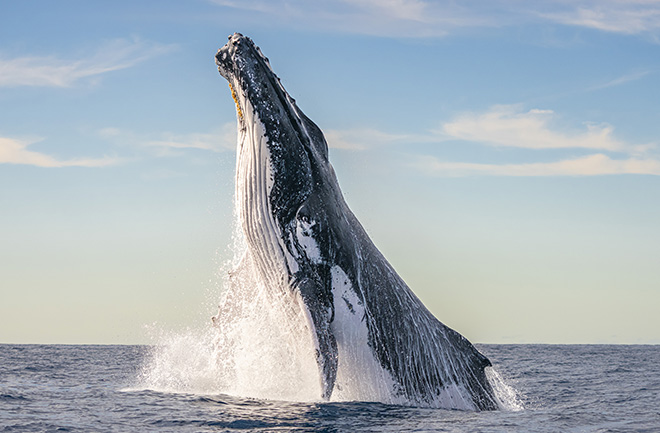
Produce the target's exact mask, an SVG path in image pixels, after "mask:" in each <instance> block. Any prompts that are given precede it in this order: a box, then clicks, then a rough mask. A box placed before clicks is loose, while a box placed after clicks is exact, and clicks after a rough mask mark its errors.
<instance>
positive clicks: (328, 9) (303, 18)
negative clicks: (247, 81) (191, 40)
mask: <svg viewBox="0 0 660 433" xmlns="http://www.w3.org/2000/svg"><path fill="white" fill-rule="evenodd" d="M211 1H212V2H213V3H215V4H217V5H219V6H223V7H225V8H231V9H233V10H234V12H240V11H246V12H247V14H246V15H244V16H242V17H241V18H243V19H251V20H254V21H259V22H261V23H264V25H276V26H277V25H285V26H287V27H291V26H293V27H298V28H301V27H302V28H306V29H310V28H311V29H314V30H322V31H334V32H342V33H358V34H368V35H376V36H386V37H434V36H443V35H446V34H447V33H448V32H449V31H450V30H452V29H456V28H461V27H480V26H494V25H496V24H497V23H495V22H494V20H493V18H492V17H487V16H486V15H485V14H483V13H482V12H481V11H480V10H479V9H478V8H476V9H470V8H468V7H464V6H462V5H460V4H457V2H451V1H447V2H438V1H427V0H331V1H324V2H317V1H308V0H271V1H267V2H266V1H263V0H243V1H235V0H211ZM491 12H492V11H491ZM264 19H265V21H264Z"/></svg>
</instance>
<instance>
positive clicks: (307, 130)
mask: <svg viewBox="0 0 660 433" xmlns="http://www.w3.org/2000/svg"><path fill="white" fill-rule="evenodd" d="M215 59H216V64H217V66H218V70H219V72H220V74H221V75H222V76H223V77H224V78H226V79H227V81H228V82H229V85H230V88H231V93H232V97H233V98H234V101H235V103H236V111H237V121H238V148H237V163H236V197H235V200H236V203H235V204H236V209H237V214H238V219H239V220H240V226H241V228H242V232H243V235H244V238H245V242H246V244H247V253H248V254H249V256H250V260H251V261H252V263H253V264H254V266H253V267H254V273H255V275H254V278H256V279H258V280H259V281H260V282H261V284H263V285H264V286H266V287H268V288H269V290H270V291H271V292H272V293H273V296H280V297H289V298H290V299H291V304H292V305H294V306H296V308H300V310H301V311H302V317H304V320H306V321H307V325H306V326H307V328H308V329H309V334H310V338H311V341H312V343H313V345H314V351H313V353H314V354H315V356H316V363H317V365H318V370H319V381H320V389H321V395H320V396H319V397H321V398H323V399H326V400H327V399H330V397H331V396H332V394H333V392H337V391H336V388H338V387H339V386H340V385H339V384H338V375H339V376H341V375H342V371H343V369H348V368H353V370H355V369H358V370H359V369H360V368H362V369H364V371H365V373H364V380H367V376H368V374H367V370H369V371H373V370H378V371H379V375H378V377H379V378H381V379H382V380H383V383H385V384H386V386H387V387H388V388H389V392H391V393H392V395H393V396H395V397H400V398H401V399H402V400H405V401H406V402H408V403H410V404H413V405H424V406H433V407H444V408H454V409H471V410H492V409H497V408H498V404H497V399H496V396H495V393H494V391H493V388H492V387H491V385H490V383H489V382H488V379H487V377H486V373H485V368H486V367H489V366H490V365H491V364H490V361H489V360H488V359H487V358H486V357H485V356H484V355H482V354H481V353H480V352H479V351H478V350H477V349H476V348H475V347H474V346H473V345H472V344H471V343H470V342H469V341H468V340H467V339H466V338H464V337H463V336H462V335H460V334H459V333H458V332H456V331H454V330H452V329H450V328H449V327H447V326H445V325H444V324H442V323H441V322H440V321H439V320H437V319H436V318H435V317H434V316H433V314H432V313H431V312H430V311H429V310H428V309H427V308H426V307H425V306H424V305H423V304H422V302H421V301H420V300H419V299H418V298H417V297H416V296H415V294H414V293H413V292H412V290H411V289H410V288H409V287H408V286H407V285H406V283H405V282H404V281H403V280H402V279H401V277H399V275H398V274H397V273H396V272H395V270H394V269H393V268H392V266H391V265H390V264H389V263H388V261H387V260H386V259H385V257H384V256H383V255H382V254H381V253H380V251H379V250H378V249H377V248H376V247H375V245H374V244H373V242H372V241H371V240H370V239H369V236H368V235H367V233H366V231H365V230H364V228H363V227H362V225H361V224H360V223H359V221H358V220H357V218H356V217H355V215H354V214H353V213H352V212H351V210H350V209H349V208H348V205H347V204H346V202H345V201H344V198H343V195H342V193H341V190H340V188H339V184H338V182H337V179H336V176H335V173H334V170H333V168H332V165H331V164H330V162H329V160H328V146H327V143H326V140H325V138H324V136H323V133H322V132H321V130H320V129H319V127H318V126H316V124H314V122H312V121H311V120H310V119H309V118H308V117H307V116H305V114H303V112H302V111H301V110H300V109H299V108H298V106H297V104H296V103H295V101H294V99H293V98H291V97H290V96H289V94H288V93H287V92H286V90H285V89H284V87H283V86H282V84H281V82H280V80H279V78H277V76H276V75H275V73H274V72H273V70H272V68H271V66H270V63H269V61H268V59H267V58H266V57H265V56H264V55H263V54H262V53H261V51H260V49H259V48H258V47H257V46H256V45H255V44H254V43H253V42H252V40H251V39H249V38H247V37H245V36H243V35H241V34H239V33H235V34H234V35H232V36H230V37H229V42H228V43H227V44H226V45H225V46H224V47H222V48H221V49H220V50H219V51H218V53H217V54H216V56H215ZM351 364H353V365H351ZM360 374H362V373H358V375H360ZM370 377H371V376H370Z"/></svg>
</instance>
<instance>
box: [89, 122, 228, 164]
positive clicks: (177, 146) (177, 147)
mask: <svg viewBox="0 0 660 433" xmlns="http://www.w3.org/2000/svg"><path fill="white" fill-rule="evenodd" d="M98 134H99V136H100V137H101V138H103V139H105V140H107V141H110V142H112V143H115V144H118V145H123V146H131V147H133V148H134V149H142V150H145V149H146V150H147V151H149V152H151V153H152V154H153V155H155V156H157V157H171V156H181V155H182V154H184V152H185V151H186V150H202V151H209V152H226V151H233V150H235V149H236V123H235V122H227V123H225V124H224V125H222V127H221V128H219V129H217V130H215V131H212V132H208V133H197V132H195V133H184V134H182V133H174V132H161V133H157V134H137V133H134V132H132V131H126V130H121V129H118V128H112V127H108V128H103V129H101V130H99V131H98Z"/></svg>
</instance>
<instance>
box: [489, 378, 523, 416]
mask: <svg viewBox="0 0 660 433" xmlns="http://www.w3.org/2000/svg"><path fill="white" fill-rule="evenodd" d="M486 377H487V378H488V382H490V385H491V386H492V387H493V389H494V390H495V398H496V399H497V404H498V405H499V406H500V409H503V410H509V411H513V412H518V411H521V410H524V409H525V406H524V404H523V400H522V396H521V395H520V393H519V392H518V391H517V390H516V389H515V388H514V387H512V386H511V385H509V384H508V383H506V381H505V380H504V378H503V377H502V376H501V375H500V373H498V372H497V370H495V369H494V368H493V367H488V368H486Z"/></svg>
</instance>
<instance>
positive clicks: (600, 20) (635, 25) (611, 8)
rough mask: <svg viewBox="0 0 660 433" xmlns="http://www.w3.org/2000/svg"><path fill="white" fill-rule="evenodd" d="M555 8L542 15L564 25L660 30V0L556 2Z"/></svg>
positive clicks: (635, 31) (615, 30)
mask: <svg viewBox="0 0 660 433" xmlns="http://www.w3.org/2000/svg"><path fill="white" fill-rule="evenodd" d="M547 5H550V6H554V7H553V9H555V10H553V11H548V12H543V13H540V15H541V16H542V17H543V18H545V19H548V20H551V21H555V22H557V23H560V24H565V25H571V26H579V27H588V28H592V29H597V30H602V31H606V32H613V33H624V34H641V33H647V32H657V31H658V30H660V2H659V1H657V0H581V1H580V0H578V1H573V2H564V1H555V2H548V3H547Z"/></svg>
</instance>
